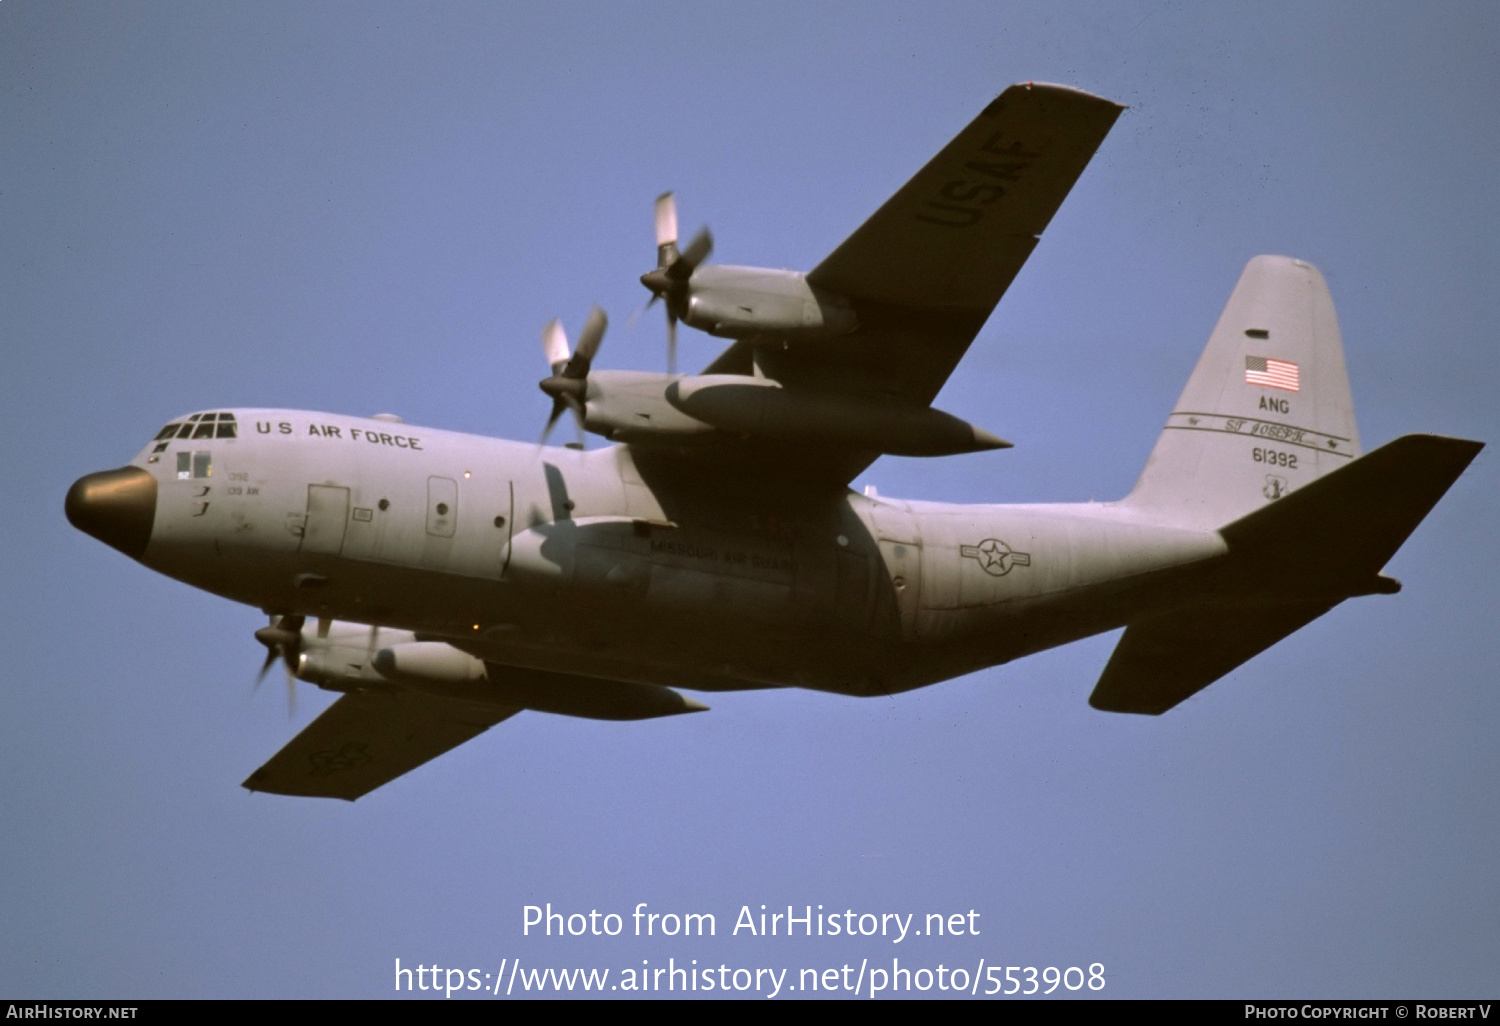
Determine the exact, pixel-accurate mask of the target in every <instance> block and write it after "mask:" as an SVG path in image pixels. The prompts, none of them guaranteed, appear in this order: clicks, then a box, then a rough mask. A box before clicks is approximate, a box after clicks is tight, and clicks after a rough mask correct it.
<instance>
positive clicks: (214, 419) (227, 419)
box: [153, 412, 239, 452]
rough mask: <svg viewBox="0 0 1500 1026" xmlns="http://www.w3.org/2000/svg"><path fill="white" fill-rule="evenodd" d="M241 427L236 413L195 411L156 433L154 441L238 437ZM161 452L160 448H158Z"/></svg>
mask: <svg viewBox="0 0 1500 1026" xmlns="http://www.w3.org/2000/svg"><path fill="white" fill-rule="evenodd" d="M238 437H239V428H238V426H237V425H236V424H235V421H234V414H232V413H228V412H220V413H195V414H193V415H192V416H191V417H188V418H186V419H185V420H181V421H173V422H172V423H170V424H168V425H167V426H166V427H164V428H162V429H161V430H160V431H158V432H157V433H156V438H154V439H153V441H156V442H165V441H170V440H171V439H173V438H238ZM156 451H157V452H160V451H161V450H160V449H157V450H156Z"/></svg>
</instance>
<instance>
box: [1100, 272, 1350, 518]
mask: <svg viewBox="0 0 1500 1026" xmlns="http://www.w3.org/2000/svg"><path fill="white" fill-rule="evenodd" d="M1359 452H1360V448H1359V432H1358V430H1357V429H1356V427H1355V424H1354V401H1353V399H1352V398H1351V397H1350V395H1349V375H1348V372H1347V371H1346V370H1345V368H1344V349H1343V345H1342V343H1341V342H1340V340H1339V326H1338V320H1337V319H1336V317H1335V316H1334V312H1333V299H1332V298H1331V297H1330V296H1329V294H1328V286H1327V284H1325V283H1324V281H1323V276H1322V275H1321V274H1319V273H1318V269H1317V268H1316V267H1314V266H1312V265H1311V264H1309V263H1305V262H1304V261H1301V260H1293V259H1292V258H1290V257H1282V256H1258V257H1256V258H1255V259H1253V260H1251V261H1250V263H1249V264H1248V265H1246V267H1245V271H1244V273H1243V274H1242V275H1240V281H1239V284H1238V285H1236V286H1235V289H1234V292H1233V294H1232V295H1230V297H1229V303H1228V304H1227V305H1226V306H1225V307H1224V312H1223V313H1222V314H1220V315H1219V323H1218V324H1217V325H1216V326H1215V327H1214V331H1213V334H1212V335H1211V336H1209V339H1208V346H1207V347H1206V348H1205V349H1204V350H1203V355H1202V356H1201V357H1199V359H1198V366H1197V367H1195V368H1194V369H1193V374H1192V377H1190V378H1189V379H1188V383H1187V387H1186V388H1184V389H1183V390H1182V397H1181V398H1179V399H1178V400H1177V406H1176V407H1175V408H1174V409H1173V411H1172V415H1171V416H1170V417H1168V418H1167V424H1166V427H1165V428H1164V429H1163V431H1162V433H1161V437H1160V438H1159V439H1158V440H1157V443H1156V448H1155V449H1153V450H1152V451H1151V457H1150V459H1148V460H1147V461H1146V469H1145V470H1144V471H1142V473H1141V477H1140V480H1139V481H1137V482H1136V486H1135V489H1134V490H1133V491H1132V492H1131V493H1130V495H1129V496H1128V497H1127V498H1126V500H1125V502H1126V504H1127V505H1129V506H1134V507H1138V508H1140V509H1142V510H1144V511H1149V512H1150V513H1151V514H1152V516H1153V517H1156V518H1159V519H1161V520H1163V521H1166V522H1168V523H1172V524H1175V525H1178V526H1181V527H1189V528H1197V529H1215V528H1219V527H1222V526H1224V525H1225V524H1227V523H1229V522H1230V521H1232V520H1236V519H1238V518H1240V517H1242V516H1245V515H1246V514H1248V513H1250V512H1252V511H1254V510H1256V509H1258V508H1260V507H1261V506H1263V505H1265V504H1266V503H1267V502H1269V501H1271V500H1273V499H1278V498H1280V497H1281V496H1282V495H1284V494H1286V493H1287V492H1289V491H1294V490H1296V489H1298V488H1300V487H1302V486H1304V485H1306V484H1309V483H1311V482H1312V481H1314V480H1315V479H1317V478H1318V477H1321V476H1322V475H1324V474H1326V473H1328V472H1329V471H1331V470H1335V469H1337V468H1339V467H1342V466H1346V465H1348V463H1349V462H1350V461H1351V460H1352V459H1354V458H1355V457H1356V456H1358V455H1359Z"/></svg>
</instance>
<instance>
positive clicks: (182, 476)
mask: <svg viewBox="0 0 1500 1026" xmlns="http://www.w3.org/2000/svg"><path fill="white" fill-rule="evenodd" d="M192 476H193V454H192V453H190V452H179V453H178V454H177V480H179V481H186V480H187V479H188V478H190V477H192Z"/></svg>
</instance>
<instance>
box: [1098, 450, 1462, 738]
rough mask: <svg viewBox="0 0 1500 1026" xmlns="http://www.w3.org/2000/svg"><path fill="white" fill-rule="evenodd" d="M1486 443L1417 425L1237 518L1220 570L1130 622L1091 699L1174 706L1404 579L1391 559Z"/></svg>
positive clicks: (1152, 710)
mask: <svg viewBox="0 0 1500 1026" xmlns="http://www.w3.org/2000/svg"><path fill="white" fill-rule="evenodd" d="M1482 448H1484V445H1483V443H1480V442H1471V441H1466V440H1464V439H1461V438H1442V437H1439V436H1437V435H1406V436H1405V437H1402V438H1398V439H1396V440H1395V441H1394V442H1391V443H1389V444H1387V445H1383V446H1381V447H1380V448H1379V449H1376V450H1375V451H1374V452H1372V453H1370V454H1369V455H1368V456H1364V457H1361V458H1359V459H1355V460H1353V461H1351V462H1349V463H1348V464H1346V465H1345V466H1343V467H1341V468H1339V469H1338V470H1336V471H1334V472H1333V473H1331V474H1328V475H1327V476H1325V477H1323V478H1321V479H1319V480H1316V481H1312V482H1310V483H1309V484H1307V485H1306V486H1305V487H1304V488H1301V489H1299V490H1298V491H1295V492H1293V493H1292V494H1291V495H1288V496H1287V497H1286V498H1285V499H1283V500H1281V501H1279V502H1275V503H1272V504H1270V505H1268V506H1265V507H1263V508H1261V509H1258V510H1256V511H1255V512H1253V513H1250V514H1248V515H1247V516H1244V517H1241V518H1240V519H1238V520H1236V521H1234V522H1233V523H1231V524H1228V525H1226V526H1225V527H1223V528H1222V529H1221V530H1220V532H1219V533H1220V534H1221V535H1223V537H1224V541H1225V542H1226V543H1227V544H1228V546H1229V556H1228V558H1227V559H1226V560H1225V561H1224V563H1223V564H1222V565H1221V566H1220V568H1219V571H1218V574H1217V576H1216V577H1214V578H1212V579H1210V580H1208V581H1205V582H1204V588H1203V591H1202V593H1201V594H1198V595H1195V596H1194V597H1193V598H1194V601H1193V602H1192V603H1191V604H1188V605H1185V607H1184V608H1182V609H1179V610H1175V611H1171V612H1169V613H1165V614H1161V615H1156V616H1151V617H1147V618H1144V619H1141V620H1139V621H1137V622H1134V623H1132V624H1130V626H1129V627H1127V628H1126V629H1125V634H1124V636H1123V637H1122V638H1121V639H1120V643H1119V644H1118V645H1117V646H1116V647H1115V651H1114V655H1112V656H1111V657H1110V660H1109V665H1108V666H1106V667H1105V668H1104V674H1103V676H1101V677H1100V678H1099V683H1098V684H1097V685H1096V686H1095V688H1094V693H1093V694H1092V695H1090V696H1089V704H1090V705H1092V706H1093V707H1094V708H1096V709H1105V710H1108V711H1110V712H1134V713H1148V714H1159V713H1163V712H1166V711H1167V710H1168V709H1170V708H1172V706H1174V705H1176V704H1177V703H1179V702H1181V701H1182V700H1183V699H1185V698H1188V697H1190V696H1191V695H1193V694H1196V693H1197V692H1199V691H1201V690H1203V689H1204V688H1206V687H1208V686H1209V685H1210V684H1212V683H1213V682H1214V681H1216V680H1218V679H1219V678H1220V677H1222V676H1223V675H1224V674H1226V673H1228V672H1229V671H1230V670H1233V669H1234V668H1235V667H1236V666H1239V665H1240V664H1241V663H1243V662H1245V661H1246V660H1248V659H1250V658H1251V657H1253V656H1254V655H1256V654H1257V653H1259V652H1262V651H1264V650H1265V649H1267V648H1270V647H1271V646H1272V645H1274V644H1275V643H1276V642H1278V641H1280V640H1281V639H1282V638H1284V637H1286V636H1287V635H1288V634H1291V633H1292V632H1293V631H1295V630H1297V629H1298V628H1300V627H1302V626H1304V625H1305V624H1308V623H1310V622H1312V621H1313V620H1315V619H1317V618H1318V617H1320V616H1322V615H1323V614H1324V613H1326V612H1328V610H1330V609H1332V608H1333V607H1334V606H1336V605H1338V604H1339V603H1340V602H1342V601H1343V600H1344V599H1346V598H1353V597H1355V596H1358V595H1370V594H1375V593H1387V594H1388V593H1391V592H1394V591H1397V590H1399V589H1400V587H1401V586H1400V584H1399V583H1397V582H1396V581H1393V580H1391V579H1390V578H1389V577H1383V576H1381V574H1380V571H1381V569H1382V568H1383V567H1384V566H1385V564H1386V562H1387V561H1389V560H1390V558H1391V557H1392V556H1394V555H1395V554H1396V550H1397V549H1399V548H1400V547H1401V544H1402V543H1403V542H1404V541H1406V539H1407V536H1408V535H1410V534H1411V533H1412V531H1414V530H1416V528H1417V525H1418V524H1420V523H1421V522H1422V519H1423V518H1424V517H1425V516H1427V514H1428V512H1429V511H1430V510H1431V509H1432V507H1433V506H1436V505H1437V503H1438V500H1440V499H1441V498H1442V497H1443V495H1444V494H1445V493H1446V492H1447V491H1448V489H1449V487H1451V486H1452V484H1453V482H1454V481H1456V480H1458V476H1459V475H1460V474H1462V473H1463V472H1464V470H1465V468H1467V467H1468V465H1469V463H1470V462H1472V461H1473V459H1474V457H1475V456H1477V455H1478V454H1479V450H1480V449H1482Z"/></svg>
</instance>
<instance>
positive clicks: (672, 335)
mask: <svg viewBox="0 0 1500 1026" xmlns="http://www.w3.org/2000/svg"><path fill="white" fill-rule="evenodd" d="M713 248H714V237H713V235H712V234H710V232H709V230H708V228H707V227H703V228H699V229H698V234H697V235H694V236H693V239H692V241H691V242H689V243H688V246H687V249H685V250H682V251H679V250H678V249H677V200H676V198H675V197H674V196H673V195H672V193H670V192H664V193H662V194H661V195H660V196H658V197H656V270H654V271H647V272H646V273H645V274H643V275H641V284H642V285H644V286H646V288H648V289H650V290H651V299H650V301H649V302H647V303H646V309H648V310H649V309H651V307H652V306H653V305H654V304H655V303H656V301H657V300H658V299H660V300H663V301H664V302H665V304H666V307H667V373H668V374H676V373H677V322H678V320H679V319H681V318H683V317H686V316H687V303H688V280H689V279H690V278H692V276H693V272H694V271H696V270H697V269H698V265H699V264H701V263H703V261H705V260H707V259H708V254H709V253H711V252H713Z"/></svg>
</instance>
